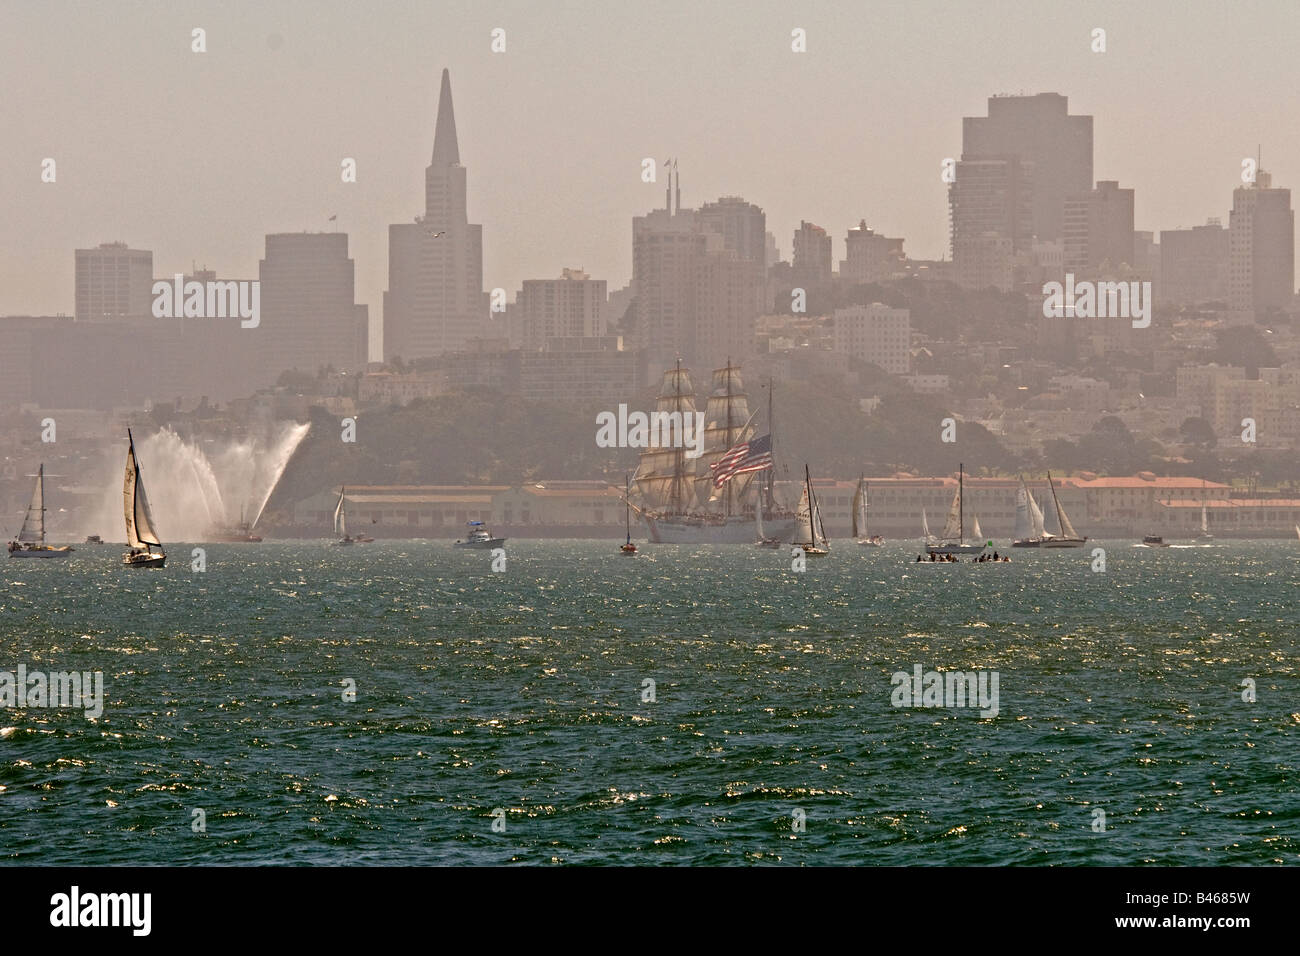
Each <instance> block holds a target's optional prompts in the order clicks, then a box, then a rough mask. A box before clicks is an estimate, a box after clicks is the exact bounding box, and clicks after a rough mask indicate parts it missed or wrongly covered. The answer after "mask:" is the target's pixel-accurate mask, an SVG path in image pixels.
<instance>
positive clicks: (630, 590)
mask: <svg viewBox="0 0 1300 956" xmlns="http://www.w3.org/2000/svg"><path fill="white" fill-rule="evenodd" d="M619 543H620V542H618V541H611V540H605V541H563V542H542V541H523V540H520V541H511V542H509V545H508V558H507V565H506V569H505V571H504V572H502V573H494V572H493V571H492V570H491V561H492V558H491V555H490V553H489V552H486V551H467V550H459V549H454V548H452V547H451V546H450V544H449V542H443V541H418V542H416V541H412V542H377V543H374V544H367V545H358V546H355V547H351V548H337V547H329V546H327V545H325V544H324V543H318V542H303V543H289V544H277V543H264V544H242V545H234V544H227V545H219V544H213V545H207V546H205V547H206V552H207V570H206V572H202V573H197V572H194V571H192V570H191V559H190V547H191V546H186V545H178V544H177V545H170V546H169V558H168V566H167V567H165V568H163V569H161V570H147V569H127V568H123V567H122V566H121V565H120V563H119V562H120V554H121V550H122V549H121V547H120V546H115V545H104V546H99V547H96V546H91V545H86V546H78V550H77V552H76V553H75V554H74V555H73V556H72V557H71V558H69V559H66V560H53V561H37V560H13V559H10V560H7V561H6V563H5V566H4V586H3V592H2V593H0V670H8V671H15V670H16V669H17V666H18V665H19V664H25V665H26V666H27V668H28V669H29V670H45V671H56V670H82V671H84V670H91V671H94V670H98V671H102V672H103V674H104V685H105V709H104V713H103V715H102V716H101V717H100V718H98V719H97V720H91V719H88V718H87V717H86V715H85V714H84V713H83V712H82V711H81V710H72V709H48V708H46V709H41V708H34V707H28V708H26V709H12V708H3V709H0V861H3V862H7V863H28V864H127V863H130V864H278V863H294V864H305V863H315V864H336V865H348V864H378V863H394V864H502V863H532V864H553V863H579V864H593V863H594V864H620V865H652V864H708V865H712V864H731V863H739V864H744V863H763V864H765V863H773V864H786V865H791V864H793V865H800V864H808V865H825V864H935V865H971V864H1108V865H1119V864H1134V863H1152V864H1272V863H1296V862H1297V861H1300V799H1297V796H1298V794H1297V789H1298V786H1297V765H1298V763H1300V684H1298V682H1297V680H1296V674H1297V663H1296V662H1297V614H1296V605H1297V597H1300V547H1298V546H1297V543H1296V542H1294V541H1290V542H1251V543H1241V542H1220V543H1215V544H1213V545H1212V546H1201V547H1185V548H1178V547H1175V548H1167V549H1141V548H1134V547H1132V543H1131V542H1127V541H1110V542H1097V543H1096V546H1098V547H1102V548H1104V549H1105V559H1106V570H1105V572H1104V573H1097V572H1094V571H1093V570H1092V566H1093V562H1094V559H1093V554H1092V549H1093V547H1094V543H1093V542H1089V543H1088V546H1087V547H1085V548H1083V549H1080V550H1055V551H1044V552H1036V551H1013V552H1009V553H1010V554H1011V555H1012V558H1013V562H1012V563H1011V564H997V565H992V564H984V565H972V564H970V563H969V560H967V561H966V562H964V563H962V564H958V565H929V564H926V565H918V564H916V563H915V556H916V551H917V547H918V546H917V544H916V543H915V542H913V543H896V544H890V545H888V546H887V547H885V548H883V549H875V548H861V547H857V546H856V545H854V544H853V542H851V541H835V542H833V543H832V548H833V550H832V553H831V554H830V555H829V556H827V557H825V558H820V559H809V561H808V563H807V571H806V572H805V573H802V574H799V573H794V572H792V571H791V559H790V557H789V555H788V553H787V552H785V551H779V552H778V551H771V550H766V549H759V548H754V547H740V546H727V547H723V546H718V547H688V546H660V545H643V546H642V553H641V554H640V555H639V556H637V557H635V558H625V557H621V556H620V555H619V554H618V545H619ZM915 664H920V665H922V667H923V669H924V670H927V671H928V670H932V669H934V670H940V671H943V670H957V669H960V670H967V671H971V670H987V671H997V672H998V675H999V701H998V704H999V713H998V715H997V716H996V717H990V718H984V717H981V716H980V713H979V710H978V708H975V707H968V708H947V709H945V708H941V707H940V708H922V707H895V706H893V704H892V703H891V694H892V692H893V690H894V688H893V685H892V683H891V680H890V678H891V675H892V674H893V673H894V672H896V671H906V672H908V673H909V674H910V673H911V671H912V669H913V666H914V665H915ZM1247 678H1249V679H1251V680H1253V681H1254V682H1255V693H1256V694H1257V697H1258V699H1257V700H1255V701H1254V702H1248V701H1244V700H1243V699H1242V698H1243V684H1242V682H1243V680H1244V679H1247ZM647 680H652V681H654V685H653V686H654V696H655V700H654V701H653V702H647V701H643V699H642V698H643V694H644V693H646V691H645V690H644V688H645V687H646V686H647V685H646V683H645V682H646V681H647ZM348 681H354V682H355V688H356V700H355V701H354V702H349V701H347V700H345V691H346V690H347V689H348V687H349V686H350V685H349V684H348V683H347V682H348ZM195 810H202V811H203V812H204V814H205V815H206V831H205V832H198V833H196V832H194V825H195V815H194V812H193V811H195ZM496 810H500V811H503V813H497V814H496V815H495V816H494V811H496ZM1097 810H1100V811H1103V812H1104V814H1105V819H1104V824H1105V828H1104V830H1101V831H1100V832H1099V831H1098V830H1096V829H1094V827H1096V826H1097V823H1098V822H1099V820H1100V818H1099V816H1098V814H1097V813H1096V812H1095V811H1097ZM796 811H802V812H803V815H804V817H805V819H806V824H805V825H806V829H805V830H803V831H802V832H799V831H797V830H795V829H794V826H793V824H794V821H795V819H796V816H797V813H796ZM502 819H503V820H504V822H505V830H504V832H497V831H494V829H493V823H494V820H502ZM498 828H499V823H498Z"/></svg>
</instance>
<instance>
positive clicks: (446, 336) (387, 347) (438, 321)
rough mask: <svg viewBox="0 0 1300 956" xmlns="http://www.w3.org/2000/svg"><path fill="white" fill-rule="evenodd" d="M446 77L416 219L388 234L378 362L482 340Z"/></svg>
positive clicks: (478, 239) (477, 244)
mask: <svg viewBox="0 0 1300 956" xmlns="http://www.w3.org/2000/svg"><path fill="white" fill-rule="evenodd" d="M466 190H467V183H466V170H465V167H464V166H462V165H461V162H460V146H459V143H458V142H457V139H456V117H455V113H454V111H453V109H452V102H451V76H450V74H449V73H448V71H447V70H443V71H442V89H441V91H440V93H439V96H438V121H437V126H436V128H435V130H434V138H433V158H432V159H431V160H430V162H429V166H428V168H427V169H426V170H425V175H424V215H423V216H421V217H419V218H417V219H416V221H415V222H413V223H399V224H395V225H391V226H389V227H388V291H387V292H385V293H384V357H385V358H386V359H388V360H391V359H392V358H393V357H394V356H401V357H402V358H403V359H413V358H424V357H427V356H432V355H440V354H443V353H445V352H454V351H459V350H461V349H463V348H464V347H465V344H466V342H467V341H468V340H469V339H471V338H475V337H479V336H481V335H482V334H483V330H484V327H485V325H486V323H487V319H488V297H487V295H486V293H484V291H483V227H482V226H480V225H475V224H472V223H470V222H469V215H468V211H467V207H466Z"/></svg>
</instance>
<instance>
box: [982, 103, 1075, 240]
mask: <svg viewBox="0 0 1300 956" xmlns="http://www.w3.org/2000/svg"><path fill="white" fill-rule="evenodd" d="M988 111H989V115H988V116H987V117H985V116H967V117H964V118H963V119H962V159H963V160H980V159H997V158H1003V157H1012V156H1014V157H1017V158H1019V159H1020V160H1021V161H1022V162H1025V163H1028V164H1031V167H1032V176H1033V193H1032V197H1033V198H1032V203H1031V210H1032V222H1031V232H1032V233H1033V235H1035V236H1037V237H1038V238H1039V239H1040V240H1054V239H1060V238H1061V237H1062V234H1063V228H1062V217H1063V214H1064V209H1065V199H1066V197H1067V196H1070V195H1074V194H1078V193H1086V192H1088V191H1089V190H1091V189H1092V117H1091V116H1071V115H1070V113H1069V100H1068V98H1067V97H1064V96H1062V95H1061V94H1059V93H1038V94H1036V95H1033V96H991V97H989V101H988ZM957 182H961V172H960V170H959V171H958V173H957Z"/></svg>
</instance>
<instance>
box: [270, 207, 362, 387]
mask: <svg viewBox="0 0 1300 956" xmlns="http://www.w3.org/2000/svg"><path fill="white" fill-rule="evenodd" d="M259 276H260V278H261V283H262V291H261V296H262V319H261V324H260V326H259V327H258V328H257V329H253V330H248V331H249V332H252V333H255V334H258V336H259V343H258V345H259V347H258V360H257V361H258V364H259V365H260V366H261V367H262V368H263V369H264V370H265V373H266V377H267V378H268V379H269V380H270V381H272V382H273V381H274V380H275V377H276V376H278V375H279V373H280V372H283V371H284V370H285V369H299V370H301V371H304V372H315V371H317V370H318V369H320V368H324V367H328V366H333V367H334V368H336V369H338V370H340V371H348V372H352V373H353V374H360V373H362V372H364V371H365V369H366V362H367V357H368V349H369V345H368V340H369V336H368V328H369V316H368V313H367V309H366V307H365V306H364V305H358V304H357V302H356V284H355V269H354V264H353V262H352V260H351V259H350V258H348V236H347V233H343V232H314V233H308V232H302V233H297V232H289V233H274V234H272V235H269V236H267V237H266V257H265V258H264V259H262V261H261V263H260V265H259ZM245 334H248V333H247V332H246V333H245Z"/></svg>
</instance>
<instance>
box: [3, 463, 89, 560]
mask: <svg viewBox="0 0 1300 956" xmlns="http://www.w3.org/2000/svg"><path fill="white" fill-rule="evenodd" d="M73 550H74V549H73V548H70V547H68V546H67V545H66V544H65V545H62V546H61V547H55V546H53V545H49V544H46V543H45V464H44V463H42V464H41V466H40V468H39V469H37V472H36V487H35V488H34V489H33V490H32V500H31V503H30V504H28V505H27V513H26V514H25V515H24V516H23V526H22V528H21V529H20V530H19V532H18V537H17V538H16V539H14V540H13V541H10V542H9V557H11V558H66V557H67V556H68V555H70V554H71V553H72V552H73Z"/></svg>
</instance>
